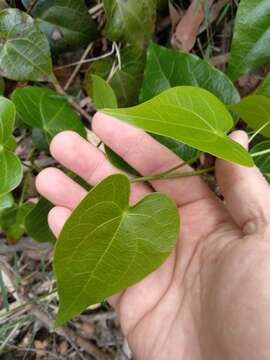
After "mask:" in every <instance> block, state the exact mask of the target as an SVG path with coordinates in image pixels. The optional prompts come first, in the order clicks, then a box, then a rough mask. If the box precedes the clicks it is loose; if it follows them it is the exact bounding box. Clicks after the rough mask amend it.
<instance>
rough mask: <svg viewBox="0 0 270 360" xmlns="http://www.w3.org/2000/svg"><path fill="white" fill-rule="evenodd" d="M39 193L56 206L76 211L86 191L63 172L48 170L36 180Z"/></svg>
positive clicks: (41, 173) (42, 172) (54, 169)
mask: <svg viewBox="0 0 270 360" xmlns="http://www.w3.org/2000/svg"><path fill="white" fill-rule="evenodd" d="M36 187H37V190H38V192H39V193H40V194H41V195H42V196H44V197H45V198H46V199H48V200H49V201H50V202H52V203H53V204H54V205H56V206H61V207H65V208H68V209H70V210H72V209H74V208H75V207H76V206H77V205H78V204H79V202H80V201H81V200H82V199H83V198H84V197H85V195H86V193H87V192H86V190H85V189H83V188H82V187H81V186H80V185H79V184H77V183H76V182H75V181H73V180H72V179H70V178H69V177H68V176H67V175H65V174H64V173H63V172H62V171H61V170H59V169H56V168H47V169H45V170H43V171H41V172H40V173H39V174H38V176H37V178H36Z"/></svg>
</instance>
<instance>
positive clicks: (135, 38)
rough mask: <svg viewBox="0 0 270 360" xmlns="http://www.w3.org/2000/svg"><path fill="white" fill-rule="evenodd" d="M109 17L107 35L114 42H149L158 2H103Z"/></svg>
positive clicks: (112, 0) (151, 0)
mask: <svg viewBox="0 0 270 360" xmlns="http://www.w3.org/2000/svg"><path fill="white" fill-rule="evenodd" d="M103 4H104V9H105V13H106V17H107V23H106V28H105V35H106V37H107V38H108V39H110V40H112V41H123V42H127V43H131V44H141V43H143V42H145V41H146V42H147V41H148V40H149V39H150V37H151V35H152V33H153V31H154V25H155V18H156V0H140V1H134V0H124V1H123V0H121V1H118V0H103Z"/></svg>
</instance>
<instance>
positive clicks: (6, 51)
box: [0, 9, 55, 82]
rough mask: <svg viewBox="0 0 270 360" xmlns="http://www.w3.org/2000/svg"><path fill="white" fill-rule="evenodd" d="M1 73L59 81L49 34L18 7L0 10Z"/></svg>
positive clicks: (13, 78)
mask: <svg viewBox="0 0 270 360" xmlns="http://www.w3.org/2000/svg"><path fill="white" fill-rule="evenodd" d="M0 34H1V44H0V68H1V75H2V76H4V77H7V78H9V79H12V80H33V81H51V82H54V81H55V77H54V75H53V69H52V61H51V55H50V47H49V43H48V40H47V39H46V36H45V35H44V34H43V33H42V32H41V31H40V30H39V28H38V26H37V25H36V24H35V22H34V21H33V19H32V18H31V16H29V15H27V14H25V13H23V12H22V11H20V10H18V9H6V10H3V11H1V12H0Z"/></svg>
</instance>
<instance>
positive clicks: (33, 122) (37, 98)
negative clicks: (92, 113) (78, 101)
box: [11, 86, 86, 141]
mask: <svg viewBox="0 0 270 360" xmlns="http://www.w3.org/2000/svg"><path fill="white" fill-rule="evenodd" d="M11 98H12V100H13V102H14V104H15V105H16V108H17V112H18V114H19V115H20V117H21V118H22V120H23V121H24V122H25V123H26V124H27V125H29V126H30V127H32V128H40V129H42V130H43V131H44V133H45V134H46V137H47V139H48V141H51V139H52V138H53V137H54V136H55V135H56V134H58V133H59V132H61V131H64V130H73V131H76V132H77V133H79V134H80V135H82V136H84V137H85V135H86V133H85V129H84V127H83V124H82V122H81V120H80V116H79V115H78V114H77V113H76V112H75V110H74V109H73V108H72V107H71V106H70V105H69V103H68V101H67V100H66V99H65V98H64V97H63V96H61V95H58V94H57V93H56V92H54V91H52V90H49V89H46V88H40V87H34V86H27V87H24V88H20V89H16V90H15V91H14V92H13V94H12V96H11Z"/></svg>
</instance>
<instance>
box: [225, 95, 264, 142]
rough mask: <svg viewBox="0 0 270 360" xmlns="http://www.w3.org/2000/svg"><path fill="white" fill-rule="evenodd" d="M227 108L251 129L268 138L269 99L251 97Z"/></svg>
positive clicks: (257, 96) (261, 96) (260, 96)
mask: <svg viewBox="0 0 270 360" xmlns="http://www.w3.org/2000/svg"><path fill="white" fill-rule="evenodd" d="M229 108H230V109H231V110H232V111H234V112H235V113H236V114H237V115H238V116H239V117H240V118H242V119H243V120H244V121H245V122H246V123H247V124H248V125H249V126H250V127H251V128H252V129H254V130H259V129H261V128H262V127H263V129H261V130H260V134H261V135H264V136H266V137H270V99H269V98H268V97H266V96H263V95H251V96H248V97H246V98H244V99H243V100H242V101H241V102H240V103H238V104H233V105H230V106H229Z"/></svg>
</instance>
